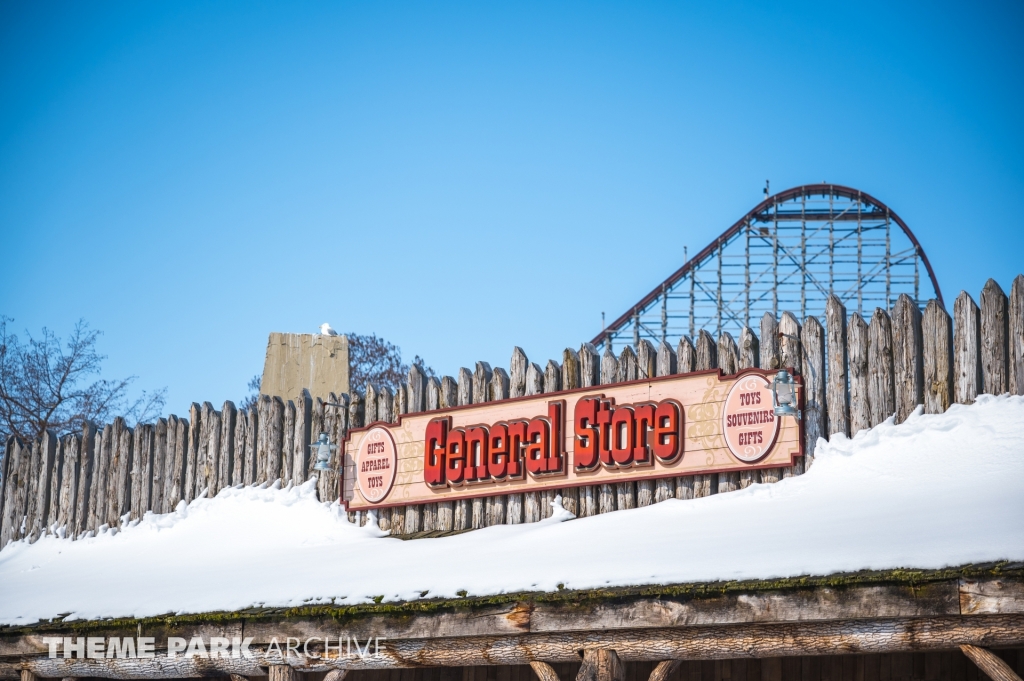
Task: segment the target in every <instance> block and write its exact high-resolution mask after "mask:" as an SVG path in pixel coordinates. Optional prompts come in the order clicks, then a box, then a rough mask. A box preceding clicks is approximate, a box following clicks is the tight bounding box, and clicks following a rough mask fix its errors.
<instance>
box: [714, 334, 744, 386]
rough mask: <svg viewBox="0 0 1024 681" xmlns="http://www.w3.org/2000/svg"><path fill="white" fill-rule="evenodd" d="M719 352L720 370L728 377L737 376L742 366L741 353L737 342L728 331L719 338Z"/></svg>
mask: <svg viewBox="0 0 1024 681" xmlns="http://www.w3.org/2000/svg"><path fill="white" fill-rule="evenodd" d="M717 351H718V368H720V369H721V370H722V373H723V374H725V375H727V376H731V375H732V374H735V373H736V370H737V369H738V368H739V364H740V356H739V355H740V353H739V349H738V348H737V347H736V341H735V340H733V337H732V334H730V333H729V332H728V331H723V332H722V334H721V335H720V336H719V337H718V348H717Z"/></svg>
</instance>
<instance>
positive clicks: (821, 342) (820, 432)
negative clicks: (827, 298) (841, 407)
mask: <svg viewBox="0 0 1024 681" xmlns="http://www.w3.org/2000/svg"><path fill="white" fill-rule="evenodd" d="M800 344H801V345H802V346H803V353H802V354H803V366H802V368H801V370H800V373H801V374H803V377H804V409H803V412H804V413H803V421H804V470H807V469H808V468H810V467H811V464H812V463H813V462H814V448H815V445H816V444H817V442H818V438H819V437H824V436H825V434H826V433H827V432H828V410H827V407H826V401H825V330H824V329H823V328H821V322H819V321H818V318H817V317H808V318H807V319H805V320H804V326H803V329H802V330H801V332H800Z"/></svg>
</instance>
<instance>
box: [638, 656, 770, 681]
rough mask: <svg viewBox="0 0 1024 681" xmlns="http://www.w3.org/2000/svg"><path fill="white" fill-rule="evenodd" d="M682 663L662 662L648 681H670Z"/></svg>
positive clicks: (673, 661) (674, 661)
mask: <svg viewBox="0 0 1024 681" xmlns="http://www.w3.org/2000/svg"><path fill="white" fill-rule="evenodd" d="M682 663H683V661H682V660H662V661H661V662H659V663H658V664H657V666H655V667H654V671H652V672H651V675H650V677H648V679H647V681H668V680H669V679H671V678H673V677H674V676H675V674H676V672H677V671H678V670H679V667H680V665H682ZM751 681H753V680H751Z"/></svg>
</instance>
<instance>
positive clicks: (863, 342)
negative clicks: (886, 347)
mask: <svg viewBox="0 0 1024 681" xmlns="http://www.w3.org/2000/svg"><path fill="white" fill-rule="evenodd" d="M868 336H869V333H868V325H867V322H865V321H864V319H863V318H862V317H861V316H860V315H859V314H858V313H856V312H854V313H853V314H852V315H851V316H850V325H849V326H848V327H847V342H848V348H849V358H850V365H849V371H850V436H851V437H852V436H854V435H856V434H857V433H859V432H860V431H862V430H864V429H865V428H870V427H871V402H870V401H869V399H868V376H869V374H868Z"/></svg>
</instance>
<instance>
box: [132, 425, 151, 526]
mask: <svg viewBox="0 0 1024 681" xmlns="http://www.w3.org/2000/svg"><path fill="white" fill-rule="evenodd" d="M132 451H133V452H134V454H133V456H132V470H131V505H130V508H131V511H130V513H131V517H132V518H133V519H139V518H141V517H142V516H144V515H145V514H146V511H147V510H149V494H150V486H151V485H152V484H153V426H151V425H149V424H148V423H140V424H139V425H137V426H135V430H134V432H133V434H132Z"/></svg>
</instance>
